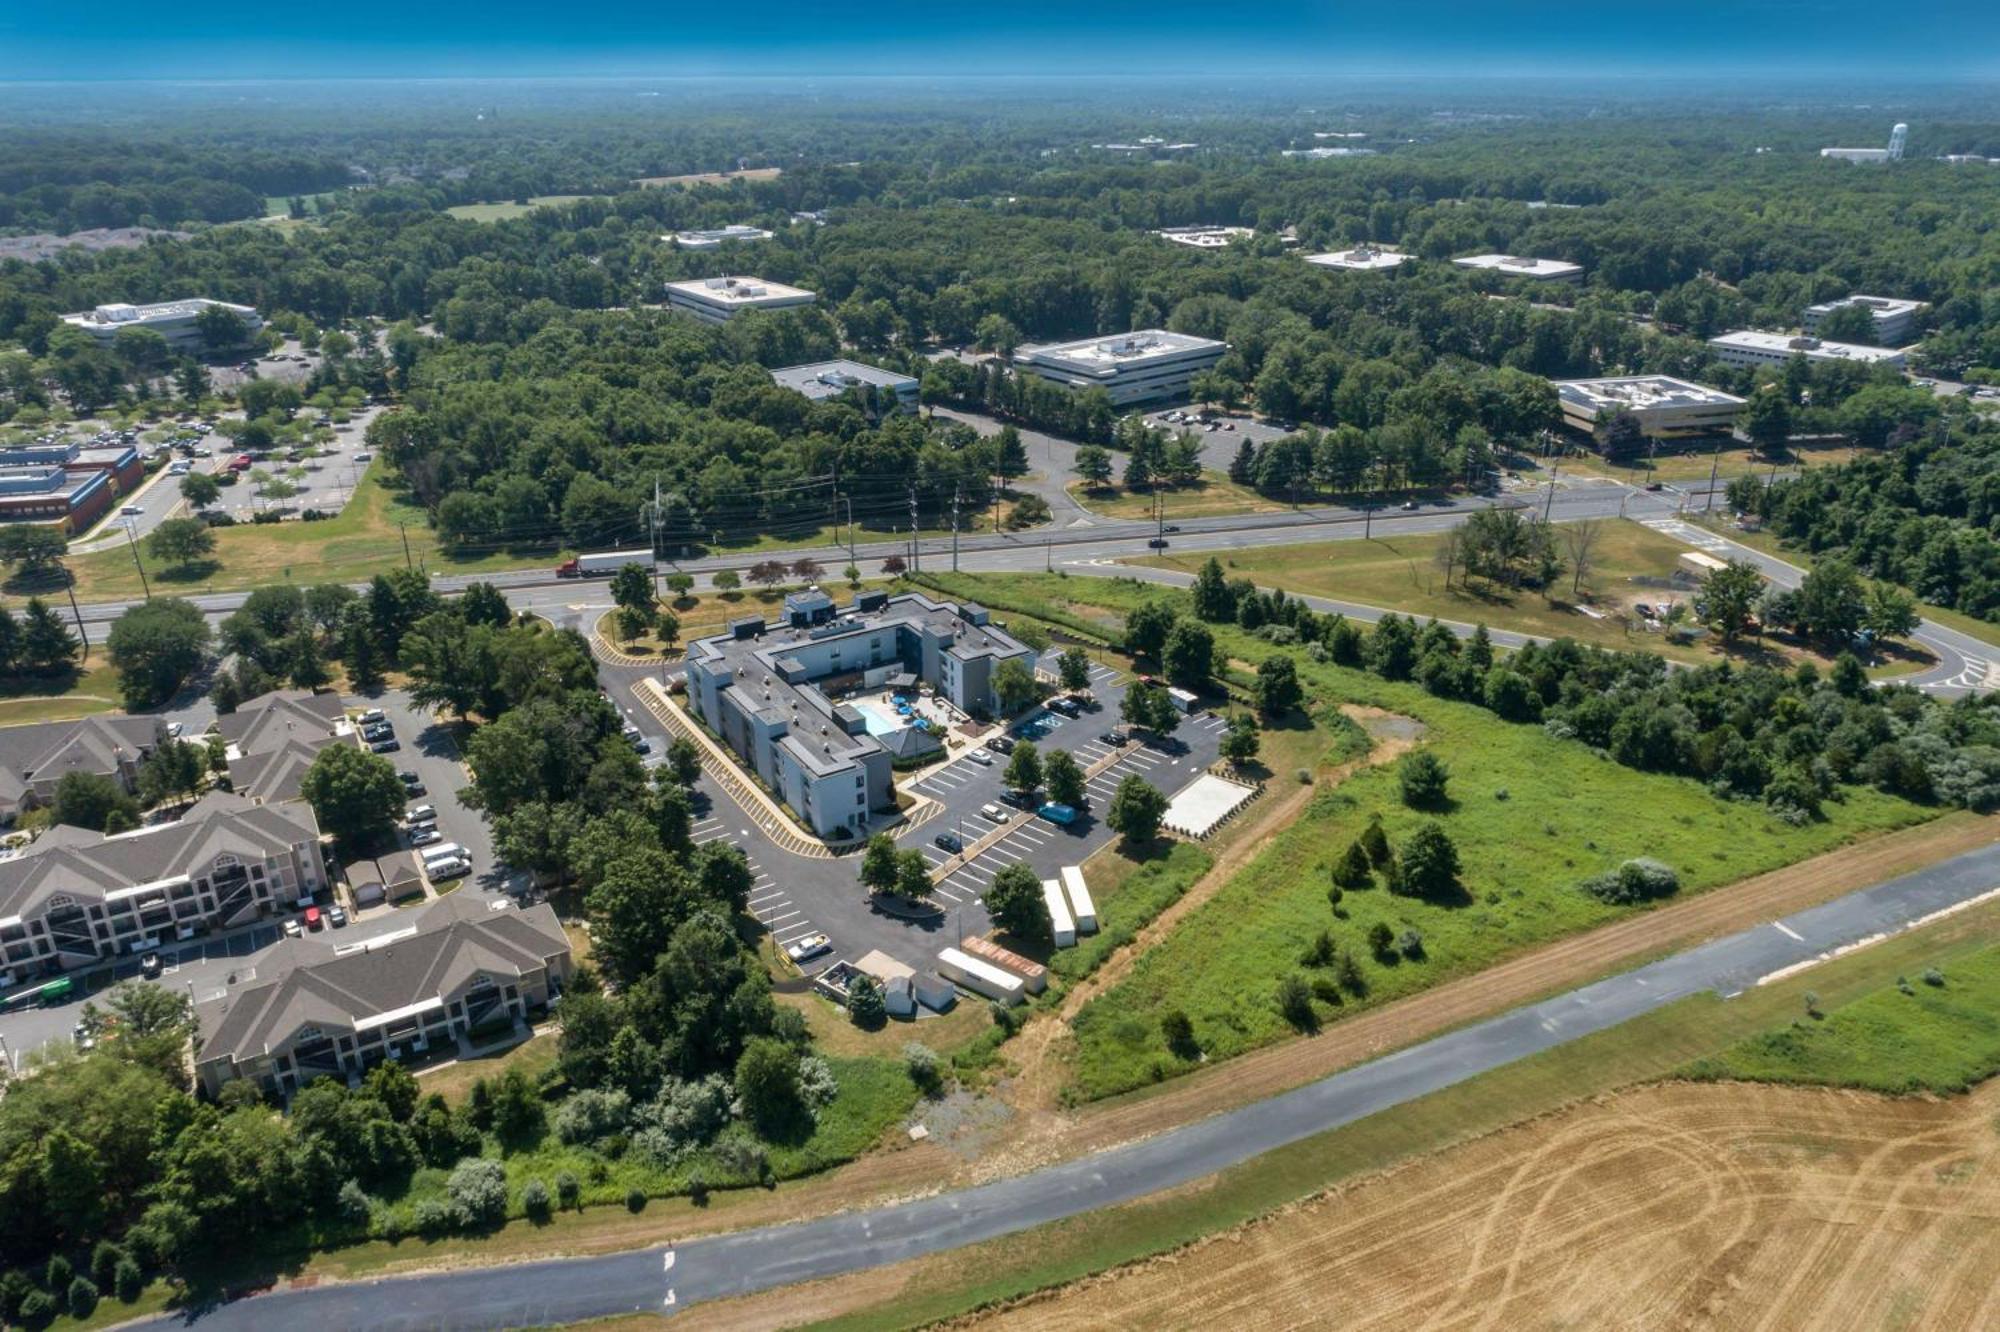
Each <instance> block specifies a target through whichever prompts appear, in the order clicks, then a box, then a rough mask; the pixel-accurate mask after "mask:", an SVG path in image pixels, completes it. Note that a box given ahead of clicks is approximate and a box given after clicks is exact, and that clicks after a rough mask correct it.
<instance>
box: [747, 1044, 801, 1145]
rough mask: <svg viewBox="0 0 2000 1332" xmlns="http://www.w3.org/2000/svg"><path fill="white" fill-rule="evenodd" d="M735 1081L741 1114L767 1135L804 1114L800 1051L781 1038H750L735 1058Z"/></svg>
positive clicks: (783, 1128)
mask: <svg viewBox="0 0 2000 1332" xmlns="http://www.w3.org/2000/svg"><path fill="white" fill-rule="evenodd" d="M734 1081H735V1088H736V1096H737V1099H738V1100H739V1101H741V1102H742V1104H743V1114H744V1117H745V1118H746V1119H748V1120H749V1121H750V1123H751V1124H752V1126H754V1127H755V1128H756V1130H757V1131H758V1132H759V1133H761V1134H763V1135H764V1136H765V1137H767V1138H768V1137H776V1136H778V1135H780V1134H782V1133H784V1132H785V1131H786V1130H787V1129H788V1128H790V1126H791V1125H793V1124H794V1123H796V1122H797V1121H798V1118H799V1116H800V1115H802V1114H803V1113H805V1101H804V1099H803V1098H802V1096H801V1091H800V1086H799V1052H798V1051H797V1050H796V1049H794V1048H793V1047H791V1046H790V1045H787V1044H786V1043H785V1042H783V1041H781V1040H778V1039H776V1038H774V1037H770V1036H758V1037H754V1038H752V1039H751V1040H750V1042H749V1043H748V1044H746V1045H745V1046H744V1047H743V1054H742V1057H741V1058H739V1059H738V1060H737V1061H736V1077H735V1080H734Z"/></svg>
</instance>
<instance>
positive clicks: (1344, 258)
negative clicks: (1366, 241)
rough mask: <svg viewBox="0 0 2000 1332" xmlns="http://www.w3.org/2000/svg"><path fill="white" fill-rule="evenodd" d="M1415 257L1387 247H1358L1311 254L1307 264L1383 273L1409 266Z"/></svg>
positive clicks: (1355, 271) (1308, 256)
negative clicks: (1405, 265)
mask: <svg viewBox="0 0 2000 1332" xmlns="http://www.w3.org/2000/svg"><path fill="white" fill-rule="evenodd" d="M1415 257H1416V256H1415V255H1409V254H1404V253H1403V252H1402V251H1401V250H1392V249H1390V248H1389V247H1388V246H1386V245H1357V246H1355V247H1354V248H1353V249H1351V250H1334V251H1331V252H1330V253H1327V254H1309V255H1307V256H1306V262H1307V263H1309V264H1313V265H1316V266H1317V267H1320V268H1337V269H1339V270H1341V271H1342V272H1344V273H1381V272H1386V271H1387V270H1389V269H1391V268H1397V267H1400V266H1401V265H1403V264H1407V263H1408V262H1410V260H1412V259H1414V258H1415Z"/></svg>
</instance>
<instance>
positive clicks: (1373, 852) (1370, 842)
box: [1360, 814, 1394, 869]
mask: <svg viewBox="0 0 2000 1332" xmlns="http://www.w3.org/2000/svg"><path fill="white" fill-rule="evenodd" d="M1360 840H1361V849H1362V850H1363V851H1364V852H1366V853H1367V855H1368V863H1369V864H1371V865H1373V866H1374V867H1375V868H1376V869H1381V868H1382V867H1383V866H1384V865H1387V864H1388V863H1389V861H1390V859H1391V857H1392V856H1393V855H1394V853H1393V852H1392V851H1390V849H1389V834H1387V833H1385V832H1383V831H1382V816H1381V815H1380V814H1377V815H1375V816H1374V817H1373V818H1371V819H1369V820H1368V826H1367V827H1366V828H1363V829H1362V830H1361V839H1360Z"/></svg>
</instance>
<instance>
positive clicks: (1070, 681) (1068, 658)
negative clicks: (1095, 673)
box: [1056, 647, 1090, 694]
mask: <svg viewBox="0 0 2000 1332" xmlns="http://www.w3.org/2000/svg"><path fill="white" fill-rule="evenodd" d="M1056 673H1057V675H1058V677H1059V678H1060V679H1061V681H1062V687H1063V688H1064V689H1066V690H1068V691H1069V692H1071V693H1073V694H1075V693H1081V692H1082V691H1083V690H1086V689H1088V688H1090V654H1089V653H1088V652H1085V651H1084V650H1083V649H1082V648H1080V647H1071V648H1064V649H1063V654H1062V656H1061V657H1059V658H1058V659H1057V661H1056Z"/></svg>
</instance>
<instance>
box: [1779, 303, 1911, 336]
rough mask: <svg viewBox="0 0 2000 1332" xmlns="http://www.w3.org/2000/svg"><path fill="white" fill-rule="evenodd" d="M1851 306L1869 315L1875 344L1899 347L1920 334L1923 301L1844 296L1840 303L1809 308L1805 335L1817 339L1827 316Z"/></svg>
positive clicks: (1810, 306) (1820, 304) (1821, 304)
mask: <svg viewBox="0 0 2000 1332" xmlns="http://www.w3.org/2000/svg"><path fill="white" fill-rule="evenodd" d="M1851 305H1858V306H1860V307H1861V308H1862V309H1864V310H1866V311H1867V312H1868V318H1869V320H1870V322H1871V323H1873V324H1874V326H1875V341H1876V342H1877V343H1878V344H1879V345H1881V346H1884V347H1900V346H1902V345H1903V344H1904V343H1906V342H1908V341H1909V340H1910V337H1911V335H1912V334H1914V333H1915V332H1916V331H1917V312H1918V311H1919V310H1922V309H1923V308H1924V303H1923V302H1922V301H1904V300H1898V299H1896V298H1895V297H1893V296H1843V297H1841V298H1840V299H1839V300H1837V301H1821V302H1820V303H1819V304H1818V305H1808V306H1807V307H1806V314H1805V327H1806V332H1808V333H1811V334H1814V335H1815V336H1817V335H1818V333H1819V326H1820V324H1821V323H1822V322H1823V321H1824V320H1825V319H1826V317H1827V316H1828V315H1830V314H1832V313H1833V312H1834V311H1836V310H1845V309H1846V308H1847V307H1849V306H1851Z"/></svg>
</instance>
